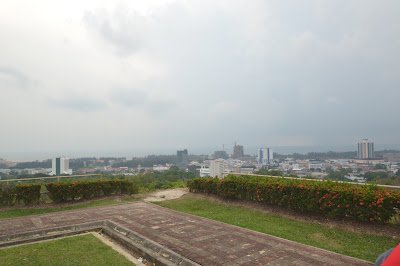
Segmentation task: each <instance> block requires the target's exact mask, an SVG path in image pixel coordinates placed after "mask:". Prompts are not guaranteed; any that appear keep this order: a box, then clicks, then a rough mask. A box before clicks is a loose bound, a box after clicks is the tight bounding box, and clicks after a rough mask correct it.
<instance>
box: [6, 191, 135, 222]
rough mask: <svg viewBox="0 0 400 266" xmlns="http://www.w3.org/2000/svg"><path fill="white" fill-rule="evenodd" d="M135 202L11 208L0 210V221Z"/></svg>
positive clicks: (113, 200) (126, 199)
mask: <svg viewBox="0 0 400 266" xmlns="http://www.w3.org/2000/svg"><path fill="white" fill-rule="evenodd" d="M132 201H135V198H134V196H125V197H122V198H111V199H110V198H109V199H107V198H105V199H97V200H91V201H88V202H83V203H71V204H70V205H64V206H60V207H48V208H12V209H6V210H0V219H5V218H14V217H20V216H27V215H34V214H44V213H50V212H57V211H67V210H75V209H82V208H90V207H99V206H106V205H114V204H120V203H127V202H132Z"/></svg>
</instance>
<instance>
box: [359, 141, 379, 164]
mask: <svg viewBox="0 0 400 266" xmlns="http://www.w3.org/2000/svg"><path fill="white" fill-rule="evenodd" d="M374 153H375V151H374V143H373V142H372V141H368V139H362V140H361V141H359V142H358V150H357V158H358V159H362V160H368V159H374V158H375V154H374Z"/></svg>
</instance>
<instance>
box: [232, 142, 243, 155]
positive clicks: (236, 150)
mask: <svg viewBox="0 0 400 266" xmlns="http://www.w3.org/2000/svg"><path fill="white" fill-rule="evenodd" d="M243 156H244V152H243V146H242V145H236V144H235V146H233V154H232V158H233V159H239V158H242V157H243Z"/></svg>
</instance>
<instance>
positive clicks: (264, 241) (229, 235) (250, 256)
mask: <svg viewBox="0 0 400 266" xmlns="http://www.w3.org/2000/svg"><path fill="white" fill-rule="evenodd" d="M104 220H110V221H112V222H113V223H116V224H119V225H121V226H123V227H125V228H127V229H129V230H132V231H134V232H137V233H139V234H141V235H143V236H145V237H147V238H149V239H151V240H153V241H156V242H158V243H159V244H161V245H163V246H165V247H167V248H169V249H170V250H172V251H174V252H176V253H178V254H180V255H182V256H184V257H186V258H188V259H190V260H192V261H194V262H197V263H199V264H202V265H369V264H368V263H367V262H364V261H361V260H358V259H354V258H351V257H347V256H343V255H339V254H336V253H332V252H328V251H325V250H321V249H318V248H313V247H310V246H305V245H302V244H298V243H295V242H291V241H287V240H284V239H280V238H276V237H273V236H269V235H265V234H261V233H257V232H253V231H250V230H246V229H242V228H238V227H235V226H231V225H227V224H223V223H220V222H216V221H211V220H208V219H204V218H200V217H196V216H192V215H188V214H183V213H179V212H176V211H172V210H169V209H165V208H162V207H159V206H156V205H153V204H150V203H145V202H137V203H131V204H124V205H116V206H109V207H100V208H91V209H82V210H76V211H66V212H57V213H51V214H46V215H37V216H29V217H22V218H15V219H6V220H0V236H6V235H12V234H16V233H23V232H29V231H34V230H40V229H45V228H51V227H59V226H66V225H77V224H81V223H86V222H94V221H104Z"/></svg>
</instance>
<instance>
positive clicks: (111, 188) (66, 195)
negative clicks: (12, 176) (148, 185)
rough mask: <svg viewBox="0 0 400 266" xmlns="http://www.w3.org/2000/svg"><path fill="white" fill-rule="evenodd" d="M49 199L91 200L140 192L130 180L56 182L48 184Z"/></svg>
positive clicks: (58, 200) (63, 200)
mask: <svg viewBox="0 0 400 266" xmlns="http://www.w3.org/2000/svg"><path fill="white" fill-rule="evenodd" d="M46 188H47V190H48V191H49V194H48V195H49V197H50V199H51V200H53V201H54V202H57V203H59V202H67V201H74V200H79V199H91V198H95V197H100V196H103V195H104V196H108V195H112V194H129V195H130V194H134V193H137V192H138V186H137V185H136V183H133V182H129V181H128V180H122V179H118V180H94V181H75V182H70V183H69V182H68V183H64V182H54V183H48V184H46Z"/></svg>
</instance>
